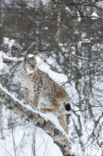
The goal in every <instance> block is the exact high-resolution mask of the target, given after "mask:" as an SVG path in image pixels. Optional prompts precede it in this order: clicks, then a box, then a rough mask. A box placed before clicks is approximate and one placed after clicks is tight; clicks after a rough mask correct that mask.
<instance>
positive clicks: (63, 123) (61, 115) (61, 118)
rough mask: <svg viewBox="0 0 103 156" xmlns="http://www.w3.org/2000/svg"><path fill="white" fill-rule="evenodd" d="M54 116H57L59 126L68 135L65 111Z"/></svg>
mask: <svg viewBox="0 0 103 156" xmlns="http://www.w3.org/2000/svg"><path fill="white" fill-rule="evenodd" d="M56 116H57V118H58V120H59V123H60V125H61V126H62V127H63V129H64V130H65V132H66V133H67V134H68V130H69V128H68V124H67V121H66V115H65V111H62V112H58V114H57V115H56Z"/></svg>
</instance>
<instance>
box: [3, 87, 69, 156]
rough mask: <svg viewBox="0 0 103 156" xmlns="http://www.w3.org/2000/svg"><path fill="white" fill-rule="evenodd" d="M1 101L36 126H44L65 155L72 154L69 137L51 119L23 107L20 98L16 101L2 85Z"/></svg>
mask: <svg viewBox="0 0 103 156" xmlns="http://www.w3.org/2000/svg"><path fill="white" fill-rule="evenodd" d="M0 103H2V104H3V105H5V106H6V107H7V108H8V109H10V110H12V111H13V112H14V113H16V114H17V115H19V116H20V117H21V118H24V119H25V120H27V121H28V122H32V123H33V124H34V125H35V126H37V127H39V128H42V129H43V130H44V131H45V132H46V133H48V135H49V136H51V137H52V139H53V140H54V143H56V144H57V145H58V146H59V147H60V149H61V151H62V153H63V155H64V156H69V155H70V142H69V140H68V139H67V137H66V136H65V135H64V134H63V133H62V132H61V131H60V130H58V129H57V128H56V127H55V125H54V124H53V123H52V122H51V121H48V120H45V119H44V118H43V117H42V116H40V115H39V114H38V113H36V112H32V111H30V110H28V109H26V108H25V107H23V106H22V105H21V104H20V103H19V101H18V100H17V101H16V100H15V99H14V98H13V97H12V96H10V94H9V93H8V92H6V91H5V90H3V89H2V87H0Z"/></svg>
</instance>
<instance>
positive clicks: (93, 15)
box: [91, 12, 100, 20]
mask: <svg viewBox="0 0 103 156" xmlns="http://www.w3.org/2000/svg"><path fill="white" fill-rule="evenodd" d="M91 16H92V19H94V20H95V19H97V18H100V17H99V15H98V14H97V13H96V12H93V13H92V15H91Z"/></svg>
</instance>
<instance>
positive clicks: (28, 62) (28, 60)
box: [23, 54, 36, 75]
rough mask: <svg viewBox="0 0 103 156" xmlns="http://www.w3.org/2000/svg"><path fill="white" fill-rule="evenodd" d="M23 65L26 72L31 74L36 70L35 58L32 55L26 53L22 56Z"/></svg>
mask: <svg viewBox="0 0 103 156" xmlns="http://www.w3.org/2000/svg"><path fill="white" fill-rule="evenodd" d="M23 67H24V70H25V71H26V72H27V74H28V75H29V74H32V73H34V72H35V70H36V59H35V57H34V55H32V54H28V55H26V56H25V57H24V60H23Z"/></svg>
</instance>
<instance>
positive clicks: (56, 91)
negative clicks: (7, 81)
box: [20, 54, 70, 133]
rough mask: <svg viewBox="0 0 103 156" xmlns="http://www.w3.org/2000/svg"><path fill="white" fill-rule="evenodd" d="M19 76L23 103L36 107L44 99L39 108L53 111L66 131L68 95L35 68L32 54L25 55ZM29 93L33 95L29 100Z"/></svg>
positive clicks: (68, 106)
mask: <svg viewBox="0 0 103 156" xmlns="http://www.w3.org/2000/svg"><path fill="white" fill-rule="evenodd" d="M20 78H21V83H22V85H23V88H24V100H25V103H26V104H29V105H31V106H32V107H33V108H38V104H39V102H40V99H44V101H45V104H46V106H45V108H41V109H40V110H41V111H43V112H51V113H54V114H55V115H56V116H57V118H58V120H59V123H60V124H61V126H62V127H63V128H64V130H65V131H66V133H68V125H67V121H66V115H65V112H66V109H67V110H68V111H69V110H70V104H69V96H68V94H67V92H66V91H65V90H64V89H63V88H62V87H61V86H59V85H58V84H57V83H56V82H54V81H53V80H52V79H51V78H50V77H49V76H48V75H47V74H46V73H44V72H42V71H40V70H39V69H37V67H36V60H35V57H34V56H33V55H30V54H29V55H28V56H25V58H24V60H23V62H22V64H21V67H20ZM31 95H33V100H31ZM46 102H47V103H46Z"/></svg>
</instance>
